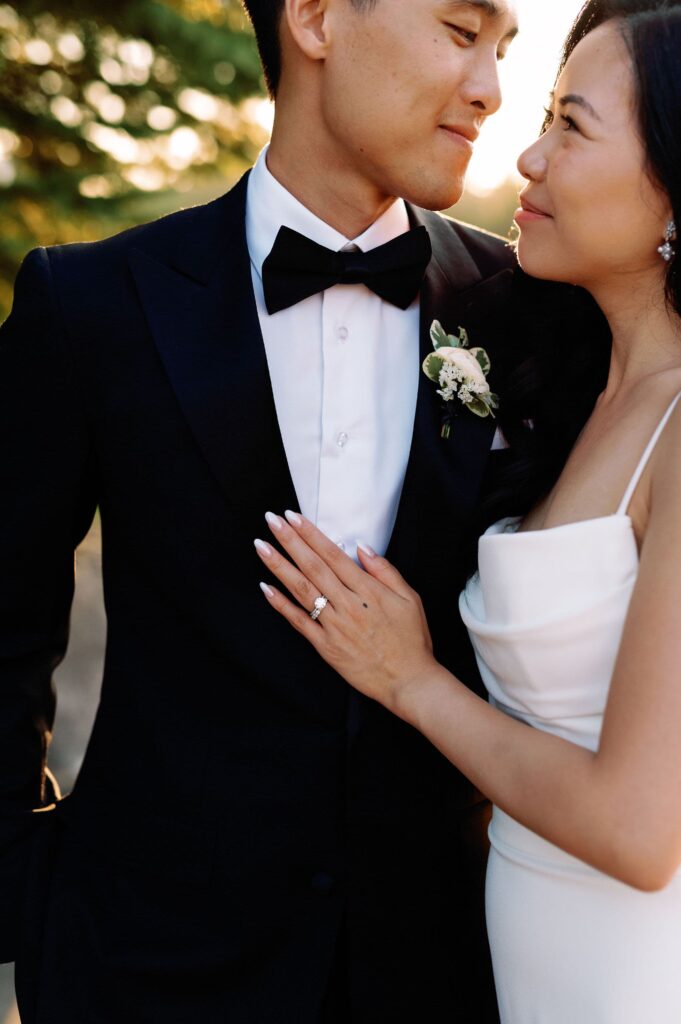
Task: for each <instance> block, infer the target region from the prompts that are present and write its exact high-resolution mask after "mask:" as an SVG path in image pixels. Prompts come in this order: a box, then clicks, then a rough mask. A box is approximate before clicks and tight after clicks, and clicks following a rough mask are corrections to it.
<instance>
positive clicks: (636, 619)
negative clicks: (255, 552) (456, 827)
mask: <svg viewBox="0 0 681 1024" xmlns="http://www.w3.org/2000/svg"><path fill="white" fill-rule="evenodd" d="M673 419H674V421H675V422H674V423H673V424H670V428H669V429H668V431H667V432H665V437H664V438H663V440H662V441H661V442H660V444H659V446H658V450H657V451H656V453H655V457H654V460H653V462H652V463H651V469H652V474H651V481H652V482H651V491H650V495H651V501H650V515H649V519H648V525H647V529H646V535H645V540H644V543H643V547H642V551H641V566H640V573H639V578H638V581H637V584H636V587H635V591H634V595H633V598H632V602H631V607H630V611H629V615H628V618H627V623H626V627H625V632H624V637H623V640H622V645H621V649H620V654H619V658H618V661H617V666H616V669H615V673H614V678H613V681H612V686H611V691H610V696H609V700H608V706H607V710H606V715H605V722H604V727H603V733H602V738H601V745H600V749H599V751H598V753H596V754H594V753H591V752H590V751H588V750H585V749H583V748H581V747H579V746H576V745H574V744H572V743H569V742H567V741H565V740H562V739H560V738H558V737H556V736H553V735H550V734H547V733H543V732H541V731H539V730H536V729H532V728H530V727H529V726H527V725H524V724H522V723H520V722H517V721H515V720H514V719H512V718H509V717H508V716H507V715H505V714H503V713H502V712H499V711H497V710H496V709H495V708H492V707H491V706H490V705H488V704H487V703H486V702H485V701H483V700H481V699H480V698H478V697H476V696H475V695H474V694H473V693H471V692H470V690H468V689H467V688H466V687H465V686H464V685H463V684H462V683H460V682H459V681H458V680H457V679H456V678H455V677H454V676H452V675H451V674H450V673H449V672H447V671H446V670H445V669H444V668H443V667H442V666H441V665H439V664H438V663H437V662H436V661H435V660H434V658H433V655H432V650H431V645H430V638H429V635H428V629H427V625H426V623H425V617H424V614H423V609H422V606H421V602H420V600H419V598H418V596H417V595H416V594H415V593H414V592H413V591H412V590H411V588H409V587H408V586H407V584H406V583H405V582H404V580H402V578H401V577H400V576H399V574H398V573H397V572H396V570H395V569H394V568H393V567H392V566H391V565H389V563H388V562H386V561H385V560H384V559H382V558H378V557H377V556H372V555H371V554H369V553H365V552H360V557H361V561H362V565H363V568H364V570H366V571H363V570H362V569H360V568H359V567H358V566H357V565H355V563H354V562H352V560H351V559H349V558H348V557H347V556H346V555H344V554H343V553H342V552H341V551H340V550H339V549H338V548H337V547H336V546H335V545H334V544H332V543H331V542H330V541H329V540H327V539H326V538H325V537H324V536H323V535H322V534H321V533H320V532H319V531H318V530H316V529H315V527H313V526H312V524H310V523H308V522H307V521H306V520H303V519H302V518H300V517H295V516H293V517H290V520H291V524H292V525H288V524H286V523H285V522H284V521H283V520H281V519H276V520H273V521H272V523H271V525H272V526H273V532H274V534H275V536H276V538H277V540H278V541H279V542H280V543H281V544H282V546H283V547H284V549H285V550H286V551H287V552H288V554H289V555H290V556H291V558H292V559H293V560H294V561H295V562H296V564H297V565H298V566H299V570H300V571H299V570H297V569H296V568H295V567H294V566H292V565H291V563H290V562H288V560H286V559H284V558H282V557H281V556H280V555H279V554H278V553H277V552H276V551H275V550H274V549H273V548H272V547H270V546H266V548H263V547H262V542H260V545H259V552H260V555H261V558H262V559H263V561H264V563H265V564H266V565H267V566H268V568H269V569H270V570H271V571H272V572H273V573H274V575H275V576H276V577H277V578H278V579H279V580H280V581H281V582H282V583H283V584H284V586H286V588H287V589H288V590H289V591H290V592H291V593H292V594H293V596H294V597H295V598H296V599H297V600H298V601H299V602H300V604H301V605H302V606H303V607H302V608H301V607H299V606H298V605H295V604H293V603H292V602H291V601H289V600H288V599H287V598H285V597H284V596H283V595H282V594H280V593H278V592H277V591H275V590H273V589H271V588H270V594H267V592H266V596H268V600H269V601H270V603H271V604H272V605H273V607H274V608H275V609H276V610H277V611H279V612H280V613H281V614H283V615H284V616H285V617H286V618H287V619H288V621H289V622H291V624H292V625H293V626H294V627H295V628H296V629H298V630H299V631H300V632H301V633H302V634H303V635H304V636H306V637H307V639H308V640H310V642H311V643H313V644H314V646H315V648H316V649H317V650H318V652H319V653H320V655H321V656H322V657H323V658H325V660H326V661H328V662H329V663H330V664H331V665H332V666H333V667H334V668H335V669H336V670H337V671H338V672H339V673H340V674H341V675H343V676H344V677H345V678H346V679H347V680H348V681H349V682H350V683H351V684H352V685H353V686H355V687H356V688H357V689H359V690H360V691H361V692H363V693H365V694H367V696H369V697H372V698H374V699H375V700H378V701H380V702H381V703H382V704H384V705H385V706H386V707H387V708H388V709H389V710H391V711H393V712H394V713H396V714H398V715H400V716H401V717H402V718H404V719H405V720H406V721H408V722H410V723H411V724H412V725H414V726H415V727H416V728H417V729H419V730H420V731H421V732H422V733H423V734H424V735H425V736H426V737H427V738H428V739H429V740H430V741H431V742H432V743H433V744H434V745H435V746H436V747H437V748H438V749H439V750H440V751H442V753H443V754H444V755H445V756H446V757H447V758H448V759H449V760H450V761H452V763H454V764H455V765H456V766H457V768H459V769H460V770H461V771H462V772H463V773H464V774H465V775H467V776H468V778H469V779H470V780H471V781H472V782H473V783H474V785H476V786H477V787H478V788H479V789H481V790H482V791H483V792H484V793H486V794H487V795H488V796H489V797H490V799H492V800H493V801H494V803H496V804H497V805H498V806H499V807H501V808H502V809H503V810H505V811H506V812H507V813H508V814H510V815H511V816H512V817H514V818H516V819H517V820H518V821H520V822H521V823H522V824H524V825H525V826H527V827H528V828H530V829H532V830H533V831H535V832H537V833H538V834H539V835H541V836H543V837H544V838H545V839H547V840H549V841H550V842H552V843H554V844H555V845H557V846H559V847H561V848H562V849H564V850H566V851H567V852H569V853H571V854H573V855H574V856H576V857H578V858H580V859H581V860H584V861H586V862H587V863H589V864H591V865H593V866H594V867H596V868H598V869H599V870H601V871H604V872H606V873H607V874H610V875H612V876H614V877H615V878H618V879H620V880H621V881H623V882H626V883H627V884H629V885H632V886H636V887H637V888H640V889H645V890H656V889H660V888H662V887H664V886H665V885H666V884H667V883H668V882H669V880H670V879H671V877H672V875H673V874H674V873H675V871H676V870H677V868H678V866H679V864H681V742H680V740H681V474H679V473H678V471H676V468H675V466H674V461H675V456H674V448H676V451H678V446H679V444H681V417H680V416H679V415H678V414H677V415H676V416H675V417H674V418H673ZM319 593H324V594H325V595H326V596H327V597H328V598H329V602H330V603H329V605H328V606H327V608H326V609H325V610H324V611H323V613H322V615H321V616H320V618H319V620H318V621H317V622H316V623H315V622H313V621H312V620H311V619H310V617H309V613H308V611H305V610H303V609H311V608H312V607H313V605H314V600H315V598H316V597H317V596H318V595H319Z"/></svg>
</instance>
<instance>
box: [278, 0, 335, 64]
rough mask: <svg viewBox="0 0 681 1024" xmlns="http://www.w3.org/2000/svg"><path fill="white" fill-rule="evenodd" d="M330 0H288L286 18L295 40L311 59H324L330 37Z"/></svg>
mask: <svg viewBox="0 0 681 1024" xmlns="http://www.w3.org/2000/svg"><path fill="white" fill-rule="evenodd" d="M328 8H329V0H286V6H285V10H284V18H285V21H286V27H287V28H288V31H289V32H290V33H291V36H292V37H293V40H294V42H295V43H296V45H297V46H298V47H299V49H300V50H301V51H302V52H303V53H304V54H305V56H306V57H308V58H309V59H310V60H324V58H325V57H326V55H327V52H328V45H329V39H330V24H329V21H330V19H328V18H327V13H328Z"/></svg>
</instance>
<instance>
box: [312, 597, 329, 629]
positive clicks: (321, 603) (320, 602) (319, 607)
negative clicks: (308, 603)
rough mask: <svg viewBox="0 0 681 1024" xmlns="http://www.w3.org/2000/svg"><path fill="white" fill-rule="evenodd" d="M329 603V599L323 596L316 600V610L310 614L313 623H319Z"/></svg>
mask: <svg viewBox="0 0 681 1024" xmlns="http://www.w3.org/2000/svg"><path fill="white" fill-rule="evenodd" d="M328 603H329V599H328V597H324V595H323V594H322V595H321V596H320V597H318V598H317V599H316V601H315V603H314V608H313V609H312V611H311V612H310V618H311V619H312V621H313V622H316V621H317V619H318V618H319V616H320V615H321V614H322V612H323V611H324V609H325V608H326V606H327V604H328Z"/></svg>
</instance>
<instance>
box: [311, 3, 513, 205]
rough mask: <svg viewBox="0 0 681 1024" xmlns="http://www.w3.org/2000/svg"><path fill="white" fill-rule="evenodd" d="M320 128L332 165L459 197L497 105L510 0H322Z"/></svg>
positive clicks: (385, 190)
mask: <svg viewBox="0 0 681 1024" xmlns="http://www.w3.org/2000/svg"><path fill="white" fill-rule="evenodd" d="M326 17H327V19H328V21H327V24H328V25H329V27H330V31H331V35H330V39H331V45H330V47H329V53H328V57H327V59H326V60H325V62H324V69H323V75H322V95H321V113H322V118H323V121H324V132H325V135H326V137H327V139H328V140H329V143H330V144H331V145H332V146H333V147H334V149H335V150H337V153H336V156H337V159H338V161H339V164H340V167H339V170H340V169H341V168H342V167H343V165H344V166H345V169H346V170H347V171H348V172H349V173H350V174H357V173H359V174H361V175H362V177H363V178H365V179H367V180H368V181H370V182H371V183H372V184H373V185H374V186H375V187H376V188H377V189H378V190H380V192H381V193H382V194H385V195H386V196H402V197H403V198H405V199H407V200H409V201H411V202H412V203H415V204H416V205H418V206H423V207H426V208H427V209H432V210H443V209H446V208H447V207H449V206H451V205H453V203H455V202H457V201H458V199H459V198H460V197H461V193H462V191H463V184H464V176H465V173H466V170H467V167H468V163H469V161H470V158H471V155H472V151H473V147H472V142H473V141H474V140H475V138H476V137H477V135H478V133H479V131H480V128H481V127H482V125H483V123H484V121H485V120H486V118H487V117H489V116H490V114H493V113H495V112H496V111H497V110H498V109H499V107H500V105H501V92H500V86H499V78H498V61H499V60H500V59H502V58H503V57H504V55H505V53H506V51H507V49H508V47H509V45H510V43H511V41H512V39H513V37H514V35H515V33H516V31H517V22H516V15H515V9H514V7H513V2H512V0H473V2H460V0H376V4H375V6H373V7H370V8H369V9H368V10H357V9H356V8H355V7H354V6H353V5H352V4H351V3H350V0H329V5H328V8H327V15H326Z"/></svg>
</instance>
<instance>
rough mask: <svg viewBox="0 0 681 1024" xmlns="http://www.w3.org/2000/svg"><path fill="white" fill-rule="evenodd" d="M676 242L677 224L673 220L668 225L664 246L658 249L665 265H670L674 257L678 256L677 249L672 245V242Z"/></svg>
mask: <svg viewBox="0 0 681 1024" xmlns="http://www.w3.org/2000/svg"><path fill="white" fill-rule="evenodd" d="M675 241H676V224H675V223H674V221H673V220H670V221H669V223H668V224H667V230H666V231H665V233H664V245H660V246H659V247H658V250H657V251H658V252H659V254H660V256H661V257H662V259H663V260H664V261H665V263H669V261H670V260H671V259H672V257H673V256H676V249H675V248H674V246H673V245H672V242H675Z"/></svg>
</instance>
